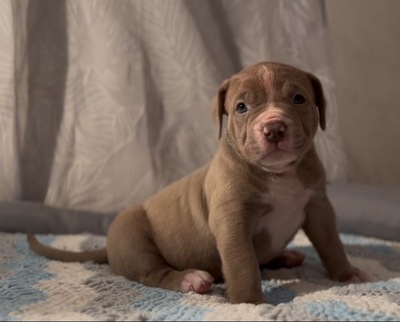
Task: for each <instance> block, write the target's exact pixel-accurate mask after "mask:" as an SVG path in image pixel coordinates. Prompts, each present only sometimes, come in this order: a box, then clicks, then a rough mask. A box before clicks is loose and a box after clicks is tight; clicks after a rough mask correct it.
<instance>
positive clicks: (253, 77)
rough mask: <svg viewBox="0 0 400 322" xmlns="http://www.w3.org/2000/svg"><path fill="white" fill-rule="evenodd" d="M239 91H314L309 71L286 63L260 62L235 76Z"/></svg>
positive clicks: (270, 92)
mask: <svg viewBox="0 0 400 322" xmlns="http://www.w3.org/2000/svg"><path fill="white" fill-rule="evenodd" d="M235 82H236V83H237V84H236V86H235V87H236V92H237V93H253V95H254V94H255V93H258V94H259V95H261V94H265V95H270V94H274V93H278V94H279V93H285V92H288V91H292V90H294V91H295V90H302V91H306V92H308V93H310V94H312V93H313V89H312V85H311V82H310V79H309V77H308V75H307V73H305V72H303V71H301V70H299V69H296V68H293V67H290V66H286V65H279V64H272V65H269V64H264V65H263V64H260V65H256V66H252V67H251V68H248V69H246V70H244V71H243V72H241V73H239V74H238V75H237V76H236V77H235Z"/></svg>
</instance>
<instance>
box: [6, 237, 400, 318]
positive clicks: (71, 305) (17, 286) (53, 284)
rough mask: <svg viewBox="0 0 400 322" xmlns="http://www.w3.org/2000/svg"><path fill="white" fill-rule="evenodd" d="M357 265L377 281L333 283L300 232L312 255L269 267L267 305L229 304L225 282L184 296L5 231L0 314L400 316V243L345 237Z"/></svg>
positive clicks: (303, 247) (85, 241) (94, 243)
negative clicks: (51, 252)
mask: <svg viewBox="0 0 400 322" xmlns="http://www.w3.org/2000/svg"><path fill="white" fill-rule="evenodd" d="M38 237H39V239H40V240H41V241H42V242H45V243H48V244H51V245H53V246H56V247H60V248H64V249H71V250H80V249H89V248H93V247H98V246H101V245H104V244H105V237H103V236H94V235H87V234H80V235H58V236H56V235H39V236H38ZM341 238H342V240H343V242H344V243H345V245H346V251H347V252H348V254H349V256H350V259H351V261H352V263H354V264H355V265H357V266H359V267H362V268H363V269H364V270H365V271H367V272H368V273H369V274H370V275H371V277H372V278H373V281H372V282H370V283H366V284H353V285H346V284H341V283H335V282H332V281H330V280H328V279H327V278H326V276H325V271H324V269H323V268H322V267H321V264H320V262H319V259H318V256H317V255H316V253H315V250H314V249H313V248H312V247H311V246H310V243H309V241H308V239H307V238H306V237H305V236H304V234H303V233H302V232H300V233H298V234H297V235H296V237H295V239H294V240H293V241H292V242H291V244H290V245H289V246H290V247H292V248H296V249H298V250H300V251H302V252H304V253H305V254H306V256H307V257H306V260H305V262H304V264H303V265H302V266H300V267H298V268H293V269H279V270H264V271H263V272H262V276H263V283H262V285H263V290H264V294H265V297H266V299H267V302H268V304H263V305H257V306H255V305H250V304H240V305H231V304H229V303H227V301H226V298H225V297H224V285H222V284H218V285H214V287H213V289H212V291H211V292H210V293H208V294H205V295H199V294H194V293H188V294H181V293H177V292H171V291H166V290H162V289H158V288H150V287H145V286H143V285H141V284H139V283H136V282H132V281H128V280H127V279H125V278H123V277H120V276H115V275H113V274H112V273H111V272H110V270H109V267H108V266H107V265H98V264H94V263H84V264H78V263H61V262H57V261H50V260H47V259H45V258H42V257H40V256H37V255H36V254H34V253H32V252H31V251H30V250H29V248H28V245H27V243H26V241H25V235H23V234H10V233H0V250H1V257H0V319H1V320H3V321H4V320H6V321H11V320H12V321H26V320H69V321H72V320H101V321H106V320H158V321H160V320H175V321H176V320H182V321H191V320H219V321H222V320H253V321H257V320H308V321H309V320H340V321H344V320H352V321H356V320H363V321H366V320H371V321H378V320H380V321H395V320H397V321H398V320H400V243H395V242H389V241H383V240H379V239H372V238H365V237H361V236H354V235H344V234H342V235H341Z"/></svg>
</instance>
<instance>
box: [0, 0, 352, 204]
mask: <svg viewBox="0 0 400 322" xmlns="http://www.w3.org/2000/svg"><path fill="white" fill-rule="evenodd" d="M263 60H273V61H279V62H284V63H289V64H292V65H295V66H297V67H300V68H303V69H305V70H307V71H310V72H312V73H314V74H315V75H317V76H318V77H319V78H320V79H321V81H322V83H323V86H324V90H325V94H326V97H327V100H328V110H327V119H328V122H327V130H326V131H325V132H324V133H322V132H319V133H318V135H317V149H318V153H319V154H320V156H321V158H322V160H323V163H324V165H325V167H326V170H327V173H328V178H329V180H331V181H343V180H345V178H346V173H347V163H346V157H345V155H344V152H343V147H342V141H341V137H340V134H339V125H338V116H337V103H336V98H335V82H334V79H333V77H332V65H331V60H330V47H329V39H328V37H327V29H326V24H325V20H324V6H323V2H322V1H320V0H297V1H291V0H288V1H286V0H283V1H276V0H270V1H268V0H260V1H259V0H221V1H219V0H202V1H198V0H190V1H183V0H143V1H140V0H136V1H135V0H132V1H123V0H119V1H115V0H111V1H108V0H81V1H78V0H71V1H68V0H57V1H54V0H1V1H0V200H9V199H11V200H15V199H18V200H33V201H37V202H41V203H45V204H48V205H54V206H58V207H64V208H73V209H84V210H95V211H117V210H119V209H121V208H124V207H126V206H128V205H130V204H132V203H135V202H139V201H141V200H143V199H144V198H146V197H147V196H149V195H150V194H152V193H154V192H155V191H157V190H158V189H160V188H161V187H163V186H165V185H166V184H168V183H169V182H171V181H172V180H174V179H177V178H179V177H181V176H183V175H185V174H187V173H188V172H190V171H192V170H194V169H195V168H197V167H199V166H201V165H203V164H204V163H205V162H207V161H208V160H210V159H211V158H212V156H213V154H214V152H215V150H216V148H217V144H218V140H217V136H216V131H215V129H214V125H213V123H212V121H211V116H210V111H209V102H210V100H211V98H212V96H213V95H214V94H215V93H216V91H217V89H218V86H219V84H220V83H221V82H222V80H224V79H225V78H227V77H229V76H230V75H232V74H233V73H235V72H237V71H239V70H240V69H242V68H244V67H247V66H249V65H251V64H253V63H256V62H258V61H263Z"/></svg>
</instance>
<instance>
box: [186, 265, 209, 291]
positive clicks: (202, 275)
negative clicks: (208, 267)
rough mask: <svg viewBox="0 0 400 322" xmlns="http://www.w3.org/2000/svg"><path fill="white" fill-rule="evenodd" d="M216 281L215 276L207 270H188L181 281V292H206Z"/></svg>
mask: <svg viewBox="0 0 400 322" xmlns="http://www.w3.org/2000/svg"><path fill="white" fill-rule="evenodd" d="M213 282H214V279H213V277H212V276H211V275H210V274H208V273H207V272H205V271H200V270H193V271H190V272H187V273H186V274H185V275H184V277H183V280H182V282H181V292H183V293H187V292H196V293H200V294H203V293H206V292H207V291H208V290H209V289H210V288H211V286H212V284H213Z"/></svg>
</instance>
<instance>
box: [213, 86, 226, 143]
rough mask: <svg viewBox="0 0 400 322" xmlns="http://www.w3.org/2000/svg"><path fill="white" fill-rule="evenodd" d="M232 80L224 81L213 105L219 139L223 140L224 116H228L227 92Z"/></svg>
mask: <svg viewBox="0 0 400 322" xmlns="http://www.w3.org/2000/svg"><path fill="white" fill-rule="evenodd" d="M229 83H230V80H229V79H227V80H225V81H223V83H222V84H221V86H220V87H219V90H218V94H217V95H216V96H215V97H214V98H213V100H212V103H211V109H212V110H211V113H212V117H213V120H214V123H215V125H216V126H217V128H218V138H219V139H220V138H221V134H222V118H223V116H224V114H226V115H228V113H226V110H225V98H226V92H227V91H228V87H229Z"/></svg>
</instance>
